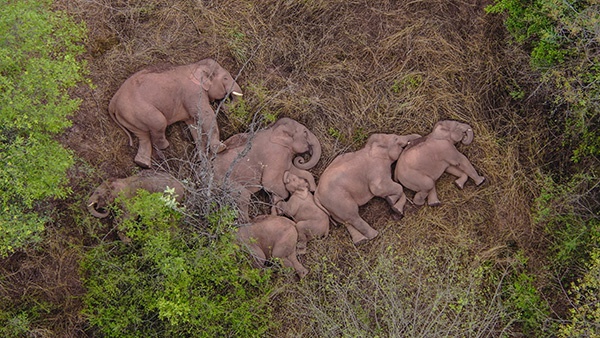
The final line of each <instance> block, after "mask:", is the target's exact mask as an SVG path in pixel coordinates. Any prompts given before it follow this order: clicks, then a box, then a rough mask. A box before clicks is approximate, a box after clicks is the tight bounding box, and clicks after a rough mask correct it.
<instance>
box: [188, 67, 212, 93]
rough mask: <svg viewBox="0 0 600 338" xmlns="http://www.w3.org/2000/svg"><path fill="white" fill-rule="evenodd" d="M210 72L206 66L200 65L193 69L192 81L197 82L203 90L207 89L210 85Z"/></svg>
mask: <svg viewBox="0 0 600 338" xmlns="http://www.w3.org/2000/svg"><path fill="white" fill-rule="evenodd" d="M211 73H212V72H211V71H210V69H209V68H208V66H205V65H201V66H198V67H197V68H196V70H194V73H193V75H192V81H193V82H195V83H197V84H199V85H200V86H201V87H202V89H203V90H204V91H208V90H209V89H210V86H212V80H213V79H212V76H211V75H212V74H211Z"/></svg>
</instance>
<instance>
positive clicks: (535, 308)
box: [504, 252, 550, 336]
mask: <svg viewBox="0 0 600 338" xmlns="http://www.w3.org/2000/svg"><path fill="white" fill-rule="evenodd" d="M515 258H516V259H515V262H514V263H513V264H512V266H511V269H512V271H511V273H510V274H509V276H508V282H507V283H506V284H505V286H504V292H505V298H506V305H507V307H508V308H510V309H511V310H513V311H514V313H515V314H516V317H517V318H516V319H517V320H518V322H520V323H521V324H522V325H523V332H524V333H525V334H535V335H536V336H539V335H541V334H542V332H543V324H544V321H545V320H546V319H547V318H548V316H549V314H550V308H549V306H548V303H546V302H545V301H544V300H543V299H542V297H541V293H540V292H539V290H538V289H537V287H536V286H535V284H534V281H535V278H534V276H533V275H531V274H529V273H528V272H527V271H526V264H527V258H526V257H525V256H524V254H523V253H522V252H520V253H518V254H517V255H516V257H515Z"/></svg>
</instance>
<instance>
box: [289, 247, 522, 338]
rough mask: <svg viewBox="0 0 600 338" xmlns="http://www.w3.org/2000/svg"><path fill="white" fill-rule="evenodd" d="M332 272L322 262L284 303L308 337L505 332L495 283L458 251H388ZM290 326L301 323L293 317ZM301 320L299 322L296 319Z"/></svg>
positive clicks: (508, 320) (508, 321)
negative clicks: (300, 317)
mask: <svg viewBox="0 0 600 338" xmlns="http://www.w3.org/2000/svg"><path fill="white" fill-rule="evenodd" d="M362 260H363V263H364V264H363V265H359V266H352V267H348V266H344V267H343V266H340V265H339V264H336V263H335V262H333V261H331V260H329V259H328V258H327V257H322V259H321V261H320V262H318V264H313V265H312V266H311V274H310V275H309V277H308V278H307V279H306V280H303V282H302V283H303V284H304V285H299V286H298V287H295V288H294V289H293V290H292V291H291V292H290V294H289V298H288V299H286V302H289V303H291V304H292V305H293V306H294V308H295V309H297V311H296V312H297V315H298V316H303V317H308V318H311V320H310V327H300V326H298V327H295V328H293V329H292V330H295V331H294V332H293V333H292V335H296V336H310V337H325V336H336V337H378V336H383V337H459V336H460V337H482V336H494V337H497V336H502V334H508V333H509V332H510V327H511V325H512V323H513V319H512V317H511V316H512V314H511V313H510V312H509V311H507V309H506V308H505V307H504V306H503V304H502V299H501V293H500V290H501V289H502V285H503V278H496V276H495V274H496V272H495V271H496V270H495V268H494V267H493V266H492V265H491V264H488V263H486V262H482V261H480V260H478V259H475V260H473V257H472V256H471V254H470V253H468V252H466V251H465V250H463V249H460V248H458V247H454V248H450V247H448V248H440V247H435V246H426V245H424V246H419V247H412V248H411V250H409V252H404V253H400V252H399V251H398V249H397V248H395V247H394V246H388V247H386V248H385V249H384V251H383V252H381V253H379V254H378V255H377V257H376V258H375V261H374V262H373V261H369V262H367V261H368V260H369V258H367V257H362ZM291 322H294V323H296V322H297V323H302V322H303V321H301V320H300V319H299V318H298V319H297V320H296V321H294V320H291ZM304 322H306V321H304Z"/></svg>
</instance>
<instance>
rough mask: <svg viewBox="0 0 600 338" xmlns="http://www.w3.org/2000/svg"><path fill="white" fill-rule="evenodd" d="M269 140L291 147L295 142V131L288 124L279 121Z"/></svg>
mask: <svg viewBox="0 0 600 338" xmlns="http://www.w3.org/2000/svg"><path fill="white" fill-rule="evenodd" d="M269 141H271V142H273V143H275V144H279V145H280V146H284V147H286V148H288V149H291V148H292V143H293V142H294V134H293V131H292V130H291V128H290V126H288V125H287V124H282V123H278V124H276V125H274V126H273V132H272V133H271V137H270V138H269Z"/></svg>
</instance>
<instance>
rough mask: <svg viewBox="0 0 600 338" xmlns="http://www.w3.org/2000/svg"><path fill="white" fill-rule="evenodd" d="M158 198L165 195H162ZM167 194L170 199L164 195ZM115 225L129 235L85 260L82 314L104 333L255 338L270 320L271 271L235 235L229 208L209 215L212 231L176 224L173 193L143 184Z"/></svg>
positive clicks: (109, 243) (95, 250) (138, 335)
mask: <svg viewBox="0 0 600 338" xmlns="http://www.w3.org/2000/svg"><path fill="white" fill-rule="evenodd" d="M161 197H162V199H161ZM165 200H166V201H167V202H165ZM126 206H127V211H128V214H129V215H130V216H131V215H139V217H136V218H133V217H130V218H128V219H125V220H124V221H123V223H122V224H121V226H120V229H121V230H122V231H124V232H125V235H126V236H127V237H129V238H130V239H131V244H129V245H127V244H124V243H122V242H120V241H117V242H108V243H103V244H101V245H100V246H98V247H95V248H93V249H92V250H91V251H90V252H89V253H88V254H87V257H86V258H85V260H84V262H83V264H82V270H83V273H84V275H85V279H84V284H85V286H86V288H87V290H88V292H87V294H86V296H85V304H86V306H87V308H86V310H85V314H86V315H87V316H88V318H89V321H90V323H91V324H92V325H93V326H95V327H96V328H98V330H99V331H100V332H102V334H103V335H105V336H108V337H145V336H152V337H155V336H168V337H224V336H239V337H258V336H261V335H263V334H264V333H265V332H266V330H267V329H268V326H269V319H270V309H269V308H268V306H267V302H268V299H269V295H270V284H269V280H270V274H269V273H268V271H261V270H256V269H252V268H250V267H249V265H248V263H247V262H246V263H244V260H243V259H242V258H241V256H240V254H241V253H240V250H239V248H238V247H237V246H236V245H235V244H234V241H233V230H232V229H231V223H232V219H233V217H235V212H233V211H232V210H230V209H228V208H224V209H221V210H216V211H215V212H214V213H212V214H211V215H208V217H207V218H208V219H209V220H210V223H211V227H212V228H214V229H220V230H218V232H222V234H217V235H216V236H215V237H214V238H208V237H207V236H206V235H200V234H197V233H193V232H187V231H186V230H185V229H181V228H180V222H179V219H180V218H181V213H180V212H179V210H181V207H179V206H178V205H175V206H174V205H173V203H172V198H171V197H169V196H164V195H163V196H161V194H149V193H147V192H144V191H140V193H139V195H138V196H137V197H135V198H134V199H132V200H131V201H128V202H126Z"/></svg>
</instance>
